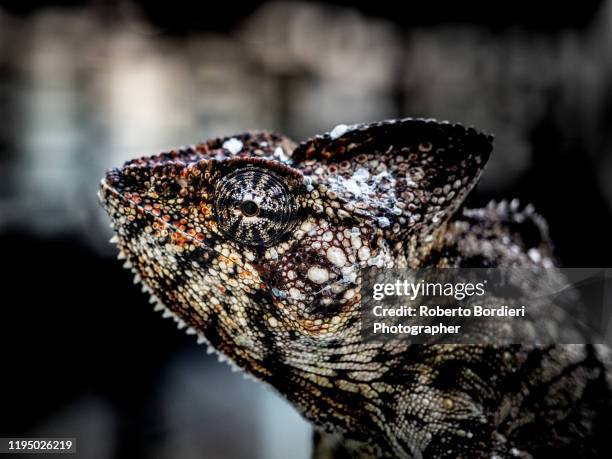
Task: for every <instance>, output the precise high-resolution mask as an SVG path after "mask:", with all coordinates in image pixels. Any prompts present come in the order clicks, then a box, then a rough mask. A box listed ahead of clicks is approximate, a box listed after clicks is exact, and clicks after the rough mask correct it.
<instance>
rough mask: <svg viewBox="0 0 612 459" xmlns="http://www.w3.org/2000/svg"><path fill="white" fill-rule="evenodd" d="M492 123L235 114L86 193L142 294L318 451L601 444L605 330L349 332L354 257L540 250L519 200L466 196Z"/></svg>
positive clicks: (597, 448)
mask: <svg viewBox="0 0 612 459" xmlns="http://www.w3.org/2000/svg"><path fill="white" fill-rule="evenodd" d="M492 142H493V137H492V136H490V135H487V134H484V133H481V132H479V131H477V130H475V129H474V128H471V127H470V128H467V127H464V126H463V125H461V124H453V123H449V122H438V121H436V120H433V119H417V118H406V119H400V120H386V121H380V122H374V123H369V124H357V125H339V126H337V127H335V128H334V129H333V130H332V131H331V132H328V133H326V134H323V135H317V136H315V137H313V138H310V139H308V140H306V141H303V142H301V143H299V144H296V143H294V142H293V141H292V140H290V139H289V138H287V137H285V136H283V135H279V134H275V133H270V132H267V131H250V132H246V133H243V134H239V135H234V136H228V137H220V138H214V139H211V140H208V141H206V142H203V143H200V144H197V145H192V146H188V147H182V148H177V149H174V150H170V151H167V152H164V153H161V154H158V155H155V156H149V157H141V158H137V159H134V160H131V161H128V162H126V163H125V164H124V165H123V166H122V167H120V168H115V169H111V170H109V171H108V172H107V173H106V175H105V177H104V178H103V180H102V181H101V185H100V189H99V198H100V200H101V202H102V205H103V207H104V208H105V209H106V211H107V213H108V214H109V216H110V220H111V227H112V228H113V229H114V232H115V236H114V237H113V239H112V241H113V242H115V243H117V245H118V248H119V255H118V256H119V258H120V259H123V260H125V261H124V263H125V264H124V266H125V267H126V268H129V269H132V270H133V272H134V273H135V281H137V282H141V283H142V285H143V291H145V292H147V293H149V294H150V297H151V300H150V301H151V303H153V304H154V305H155V308H156V309H157V310H160V311H162V313H163V315H164V316H165V317H171V318H173V319H174V320H175V321H176V322H177V324H178V327H179V328H181V329H185V330H186V332H187V333H188V334H192V335H195V336H196V337H197V340H198V342H200V343H206V344H207V345H208V346H209V350H210V352H216V353H218V354H219V356H220V359H221V360H224V361H228V362H229V363H230V364H232V365H233V366H236V367H238V368H240V369H241V370H243V371H244V372H246V374H248V375H250V376H252V377H254V378H255V379H256V380H258V381H261V382H263V383H265V384H266V385H267V386H269V387H272V388H273V389H274V390H275V391H277V392H278V393H279V394H280V395H281V396H282V397H284V398H285V399H286V400H288V401H289V402H290V403H291V404H292V405H293V406H294V407H295V409H296V410H297V411H298V412H299V413H301V415H302V416H303V417H305V418H306V419H307V420H308V421H310V422H311V423H312V424H313V426H314V432H315V434H314V440H315V442H314V447H313V457H317V458H346V457H354V458H438V457H440V458H442V457H453V458H457V457H464V458H472V457H473V458H479V457H488V458H508V457H521V458H528V457H544V456H546V455H549V454H556V455H558V456H559V455H560V456H573V457H599V456H602V455H605V452H606V441H605V435H606V433H607V432H609V431H610V426H611V423H610V412H611V410H610V401H611V399H612V397H611V392H610V389H611V387H612V379H611V376H610V371H609V368H610V360H611V357H610V351H609V349H608V348H607V347H605V346H603V345H588V344H583V345H578V344H576V345H569V344H568V345H542V346H521V345H495V344H488V345H451V344H432V345H416V344H413V345H410V343H408V342H405V341H404V342H364V341H363V340H362V339H361V335H360V311H359V280H360V272H361V270H362V269H364V268H367V267H372V266H375V267H384V268H409V269H419V268H423V267H483V266H485V267H486V266H551V265H553V264H554V263H555V259H554V254H553V249H552V244H551V241H550V237H549V235H548V229H547V225H546V222H545V221H544V219H543V218H542V217H540V216H539V215H538V214H537V213H536V212H535V210H534V208H533V206H531V205H527V206H525V207H523V206H521V205H520V204H519V203H517V201H510V202H508V201H502V202H499V203H492V204H490V205H489V206H487V207H485V208H481V209H469V208H467V207H466V206H465V204H464V201H465V198H466V196H467V195H468V194H469V193H470V191H471V190H472V189H473V188H474V186H475V185H476V184H477V183H478V180H479V178H480V176H481V174H482V172H483V170H484V167H485V165H486V163H487V161H488V159H489V156H490V154H491V152H492V149H493V146H492V145H493V144H492ZM607 449H608V452H609V448H607Z"/></svg>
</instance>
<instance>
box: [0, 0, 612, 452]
mask: <svg viewBox="0 0 612 459" xmlns="http://www.w3.org/2000/svg"><path fill="white" fill-rule="evenodd" d="M193 3H196V2H187V1H176V0H175V1H172V2H161V4H160V5H155V6H154V5H151V4H145V2H134V1H115V2H103V1H91V2H79V1H74V2H47V3H45V2H27V1H26V2H21V1H15V2H8V3H7V2H0V255H1V257H2V260H3V264H2V276H1V277H0V285H1V287H2V290H1V296H0V307H1V309H0V365H1V366H0V436H4V437H7V436H43V435H56V436H67V437H74V436H76V437H78V450H79V454H78V456H79V457H83V458H129V459H132V458H177V459H183V458H272V459H273V458H287V457H291V458H305V457H308V444H309V436H310V432H309V427H308V426H307V425H306V424H305V423H304V422H303V421H301V420H300V418H299V417H298V416H297V415H296V414H295V413H294V412H293V411H292V409H291V408H290V407H289V406H288V405H287V404H286V403H284V402H282V401H281V400H280V399H279V398H278V397H277V396H275V395H274V394H272V393H271V392H269V391H266V390H265V389H263V388H262V386H261V385H258V384H256V383H254V382H252V381H245V380H243V379H242V377H241V376H240V375H239V374H235V373H232V372H231V371H230V370H229V367H227V366H226V365H221V364H218V363H217V362H216V359H214V358H213V357H211V356H209V355H207V354H206V353H205V352H204V350H203V349H202V348H200V347H199V346H197V345H196V344H195V343H194V342H193V339H192V338H191V337H188V336H185V335H184V334H183V333H182V332H179V331H177V330H176V329H175V326H174V324H173V322H172V321H167V320H161V319H160V318H159V317H158V314H157V313H154V312H153V310H152V307H151V306H150V305H149V304H148V302H147V298H146V296H145V295H144V294H142V293H140V292H139V289H138V288H137V287H136V286H134V285H132V280H131V275H130V274H129V272H128V271H126V270H123V269H122V268H121V263H120V262H118V261H117V260H115V253H114V250H113V247H111V246H110V244H108V243H107V240H108V238H109V237H110V236H111V234H110V229H109V228H108V224H107V221H106V218H105V215H104V214H103V211H102V210H101V208H100V207H99V205H98V204H97V199H96V195H95V193H96V189H97V186H98V182H99V179H100V178H101V176H102V175H103V173H104V171H105V169H106V168H108V167H111V166H113V165H118V164H120V163H121V162H122V161H124V160H126V159H128V158H131V157H133V156H136V155H141V154H146V153H155V152H158V151H160V150H163V149H166V148H169V147H172V146H177V145H181V144H188V143H194V142H196V141H198V140H202V139H205V138H208V137H211V136H218V135H230V134H234V133H237V132H240V131H243V130H246V129H249V128H267V129H274V130H278V131H280V132H283V133H285V134H288V135H290V136H292V137H293V138H295V139H296V140H300V139H303V138H305V137H307V136H310V135H313V134H315V133H318V132H323V131H327V130H330V129H331V128H333V127H334V126H335V125H336V124H340V123H352V122H359V121H370V120H377V119H382V118H393V117H403V116H426V117H435V118H439V119H448V120H451V121H460V122H463V123H465V124H471V125H474V126H476V127H478V128H480V129H482V130H485V131H488V132H492V133H494V134H495V135H496V142H495V151H494V154H493V156H492V159H491V162H490V164H489V167H488V168H487V170H486V171H485V175H484V177H483V181H482V183H481V184H480V186H479V187H478V189H477V190H476V192H475V193H474V194H473V195H472V196H471V198H470V205H473V206H479V205H483V204H485V203H486V202H487V201H488V200H489V199H492V198H495V199H501V198H513V197H518V198H520V199H521V201H523V202H525V203H527V202H532V203H534V204H535V206H536V208H537V210H538V211H539V212H540V213H541V214H543V215H544V216H545V217H546V219H547V220H548V222H549V224H550V227H551V235H552V238H553V241H554V243H555V247H556V253H557V255H558V257H559V260H560V262H561V263H563V264H564V265H565V266H568V267H597V266H601V267H603V266H608V263H609V262H608V260H609V259H610V255H611V250H612V249H611V244H610V241H609V238H610V235H611V234H612V216H611V209H612V135H611V133H612V131H611V129H610V127H611V122H612V84H611V82H612V27H611V26H612V3H611V2H606V1H602V2H599V1H595V2H594V1H581V2H561V3H559V2H557V3H555V4H548V3H549V2H533V1H531V2H524V3H521V2H516V1H505V0H504V1H497V2H489V3H488V5H486V6H484V5H478V4H477V3H475V2H474V3H470V2H448V3H445V2H440V1H427V2H391V1H374V2H371V1H367V2H366V1H364V2H353V3H349V2H327V3H304V2H301V3H287V2H285V3H283V2H253V3H233V2H197V4H195V5H194V4H193ZM402 3H408V4H409V5H412V6H406V5H401V4H402ZM417 4H418V6H417ZM22 457H24V456H22Z"/></svg>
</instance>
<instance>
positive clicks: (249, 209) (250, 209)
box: [240, 200, 259, 217]
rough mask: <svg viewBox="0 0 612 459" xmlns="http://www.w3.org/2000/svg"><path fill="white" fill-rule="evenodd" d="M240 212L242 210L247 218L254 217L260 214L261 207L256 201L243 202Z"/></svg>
mask: <svg viewBox="0 0 612 459" xmlns="http://www.w3.org/2000/svg"><path fill="white" fill-rule="evenodd" d="M240 210H242V213H243V214H244V216H245V217H254V216H255V215H257V214H258V213H259V206H258V205H257V203H256V202H255V201H251V200H248V201H243V202H242V205H241V206H240Z"/></svg>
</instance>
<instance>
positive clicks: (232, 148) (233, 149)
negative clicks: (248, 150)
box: [223, 137, 243, 155]
mask: <svg viewBox="0 0 612 459" xmlns="http://www.w3.org/2000/svg"><path fill="white" fill-rule="evenodd" d="M242 146H243V145H242V142H241V141H240V140H238V139H236V138H234V137H232V138H231V139H228V140H226V141H225V142H223V148H225V149H226V150H228V151H229V152H230V153H231V154H232V155H235V154H237V153H238V152H240V150H242Z"/></svg>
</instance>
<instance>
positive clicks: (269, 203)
mask: <svg viewBox="0 0 612 459" xmlns="http://www.w3.org/2000/svg"><path fill="white" fill-rule="evenodd" d="M214 202H215V209H216V213H217V224H218V227H219V229H220V230H221V232H222V233H223V234H224V235H225V236H227V237H229V238H231V239H233V240H235V241H236V242H239V243H241V244H245V245H248V246H262V247H269V246H271V245H273V244H274V243H276V242H277V241H278V240H279V239H281V238H282V237H283V236H285V235H286V234H287V233H288V232H289V231H290V230H291V228H292V227H293V226H294V224H295V220H296V213H297V204H296V201H295V199H294V197H293V196H292V194H291V192H290V191H289V188H288V187H287V185H285V183H283V182H282V180H281V179H280V178H279V177H278V176H277V175H276V174H275V173H274V172H272V171H267V170H264V169H261V168H259V167H254V166H246V167H242V168H240V169H237V170H235V171H234V172H232V173H231V174H229V175H228V176H226V177H224V178H223V179H222V180H220V181H219V183H218V185H217V187H216V189H215V199H214Z"/></svg>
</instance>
